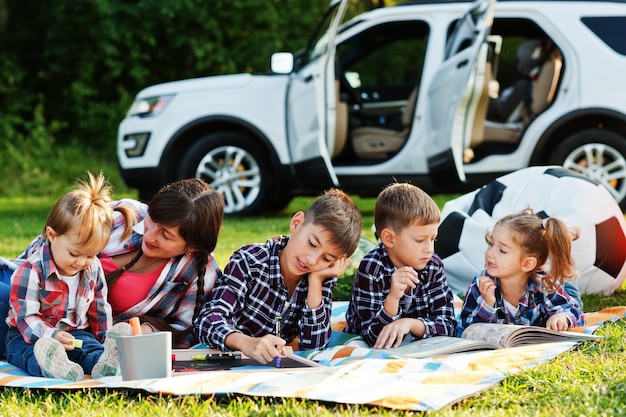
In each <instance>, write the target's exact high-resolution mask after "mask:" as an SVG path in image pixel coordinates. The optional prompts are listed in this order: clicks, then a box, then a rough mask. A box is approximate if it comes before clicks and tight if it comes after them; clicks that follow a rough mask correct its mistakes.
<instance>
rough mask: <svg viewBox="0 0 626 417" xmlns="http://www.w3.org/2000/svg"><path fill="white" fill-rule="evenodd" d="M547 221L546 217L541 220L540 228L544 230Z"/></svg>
mask: <svg viewBox="0 0 626 417" xmlns="http://www.w3.org/2000/svg"><path fill="white" fill-rule="evenodd" d="M549 219H550V218H549V217H546V218H545V219H541V227H543V228H544V229H545V228H546V227H547V225H548V220H549Z"/></svg>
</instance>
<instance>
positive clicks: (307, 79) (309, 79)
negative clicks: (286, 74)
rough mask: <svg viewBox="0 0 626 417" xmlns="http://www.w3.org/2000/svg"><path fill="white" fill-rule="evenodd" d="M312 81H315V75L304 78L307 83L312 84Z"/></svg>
mask: <svg viewBox="0 0 626 417" xmlns="http://www.w3.org/2000/svg"><path fill="white" fill-rule="evenodd" d="M311 81H313V74H309V75H307V76H306V77H304V82H305V83H310V82H311Z"/></svg>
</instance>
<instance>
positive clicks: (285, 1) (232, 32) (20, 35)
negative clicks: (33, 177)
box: [0, 0, 390, 151]
mask: <svg viewBox="0 0 626 417" xmlns="http://www.w3.org/2000/svg"><path fill="white" fill-rule="evenodd" d="M388 3H390V2H389V1H388ZM328 4H329V1H328V0H170V1H167V0H135V1H129V0H63V1H41V0H0V39H2V40H1V45H2V47H1V48H0V76H1V77H2V78H1V81H0V144H6V143H13V144H16V143H18V142H21V143H31V144H32V145H34V146H39V145H41V144H42V141H44V140H50V139H54V140H55V141H57V142H59V143H68V142H71V141H77V142H78V143H80V144H83V145H86V146H89V147H95V148H96V149H102V150H106V151H112V150H114V148H115V138H116V131H117V126H118V124H119V122H120V121H121V120H122V119H123V117H124V115H125V113H126V111H127V110H128V108H129V106H130V104H131V102H132V100H133V97H134V96H135V94H136V93H137V92H138V91H139V90H140V89H142V88H144V87H147V86H149V85H152V84H156V83H161V82H166V81H172V80H179V79H185V78H192V77H202V76H208V75H217V74H224V73H237V72H267V71H268V68H269V57H270V55H271V53H272V52H276V51H290V52H297V51H298V50H299V49H300V48H302V47H303V46H304V45H305V44H306V41H307V40H308V37H309V36H310V34H311V33H312V32H313V29H314V28H315V25H316V23H317V22H318V21H319V20H320V18H321V16H322V14H323V12H324V10H325V9H326V7H327V6H328ZM382 5H384V1H375V0H370V1H361V2H359V5H358V7H359V8H360V9H361V10H364V9H369V8H373V7H380V6H382ZM361 10H359V11H361ZM351 12H352V13H356V12H358V11H356V10H352V11H351ZM33 136H38V137H39V139H33ZM42 137H43V138H42Z"/></svg>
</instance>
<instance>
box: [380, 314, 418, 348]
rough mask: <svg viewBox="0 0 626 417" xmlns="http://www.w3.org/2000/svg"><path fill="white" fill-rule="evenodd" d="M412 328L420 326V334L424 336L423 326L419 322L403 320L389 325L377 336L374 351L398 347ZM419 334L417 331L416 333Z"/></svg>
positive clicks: (409, 319)
mask: <svg viewBox="0 0 626 417" xmlns="http://www.w3.org/2000/svg"><path fill="white" fill-rule="evenodd" d="M414 326H422V330H421V334H424V330H425V326H424V322H422V321H421V320H415V319H411V318H403V319H398V320H396V321H394V322H393V323H389V324H388V325H386V326H385V327H383V330H382V331H381V332H380V334H379V335H378V338H377V339H376V343H375V344H374V346H373V347H374V349H387V348H390V347H398V346H400V343H402V340H403V339H404V336H406V335H407V334H409V333H410V332H411V329H413V327H414ZM418 333H419V331H418Z"/></svg>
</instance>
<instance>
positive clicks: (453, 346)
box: [375, 323, 601, 358]
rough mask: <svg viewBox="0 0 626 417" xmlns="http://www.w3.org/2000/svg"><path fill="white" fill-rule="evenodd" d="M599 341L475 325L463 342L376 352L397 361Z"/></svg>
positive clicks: (430, 341) (442, 340) (424, 342)
mask: <svg viewBox="0 0 626 417" xmlns="http://www.w3.org/2000/svg"><path fill="white" fill-rule="evenodd" d="M600 337H601V336H596V335H592V334H585V333H578V332H572V331H563V332H558V331H555V330H550V329H547V328H545V327H537V326H520V325H516V324H495V323H474V324H472V325H470V326H469V327H468V328H467V329H465V331H463V336H462V337H461V338H458V337H448V336H436V337H430V338H427V339H421V340H416V341H412V342H408V343H402V345H400V346H398V347H397V348H390V349H375V350H376V351H380V352H386V353H388V354H390V355H393V356H397V357H404V358H427V357H432V356H438V355H449V354H452V353H460V352H469V351H473V350H486V349H502V348H510V347H517V346H524V345H533V344H538V343H552V342H566V341H571V342H579V341H583V340H592V339H598V338H600Z"/></svg>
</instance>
